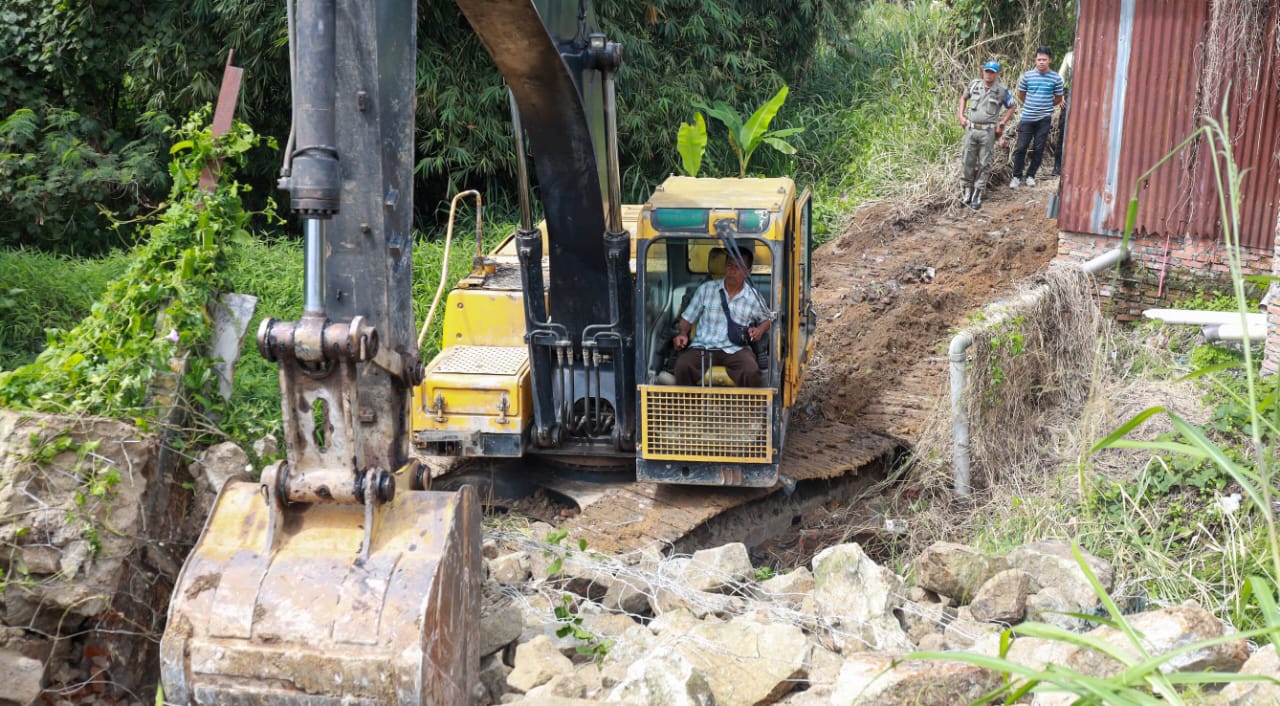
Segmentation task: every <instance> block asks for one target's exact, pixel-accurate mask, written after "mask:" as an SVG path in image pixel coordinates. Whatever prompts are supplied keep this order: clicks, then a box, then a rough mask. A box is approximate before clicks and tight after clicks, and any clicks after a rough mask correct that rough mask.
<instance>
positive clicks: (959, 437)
mask: <svg viewBox="0 0 1280 706" xmlns="http://www.w3.org/2000/svg"><path fill="white" fill-rule="evenodd" d="M971 345H973V334H971V333H969V332H968V331H961V332H960V333H958V334H956V336H955V338H952V339H951V346H950V348H949V349H948V350H947V355H948V356H949V357H950V358H951V444H952V458H953V459H954V460H953V462H952V473H953V475H954V478H955V491H956V495H959V496H961V497H964V496H967V495H968V494H969V414H968V412H966V411H965V408H964V383H965V375H964V369H965V365H966V364H967V363H968V360H969V354H968V351H969V346H971Z"/></svg>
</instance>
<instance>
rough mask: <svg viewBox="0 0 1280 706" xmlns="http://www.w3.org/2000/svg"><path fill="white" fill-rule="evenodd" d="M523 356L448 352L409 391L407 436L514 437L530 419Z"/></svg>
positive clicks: (487, 349) (483, 349) (508, 350)
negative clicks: (482, 433) (450, 433)
mask: <svg viewBox="0 0 1280 706" xmlns="http://www.w3.org/2000/svg"><path fill="white" fill-rule="evenodd" d="M530 395H531V393H530V385H529V353H528V349H527V348H525V347H523V346H520V347H514V346H511V347H501V346H453V347H451V348H446V349H444V350H443V351H441V352H440V353H439V354H438V355H437V356H436V357H435V359H433V360H432V361H431V364H430V365H428V366H427V372H426V376H425V378H424V379H423V382H422V384H421V385H419V386H417V387H415V388H414V390H413V406H412V408H411V409H410V426H411V429H412V430H413V431H423V430H429V431H487V432H495V433H519V432H521V431H523V430H524V429H525V427H526V426H527V425H528V422H529V421H530V419H531V418H532V416H533V406H532V404H531V396H530Z"/></svg>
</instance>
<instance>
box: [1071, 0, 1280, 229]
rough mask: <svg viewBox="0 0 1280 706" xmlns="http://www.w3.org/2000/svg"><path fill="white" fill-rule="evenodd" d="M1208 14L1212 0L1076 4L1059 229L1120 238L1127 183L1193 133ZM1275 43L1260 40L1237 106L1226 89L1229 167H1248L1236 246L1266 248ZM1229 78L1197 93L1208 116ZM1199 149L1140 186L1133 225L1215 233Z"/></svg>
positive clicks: (1273, 155) (1276, 137) (1212, 199)
mask: <svg viewBox="0 0 1280 706" xmlns="http://www.w3.org/2000/svg"><path fill="white" fill-rule="evenodd" d="M1210 10H1211V6H1210V3H1209V0H1080V18H1079V24H1078V26H1077V29H1076V43H1075V72H1074V77H1073V80H1072V86H1071V118H1070V121H1069V122H1070V125H1069V127H1068V129H1067V141H1066V145H1065V151H1066V156H1065V161H1064V168H1063V174H1062V201H1061V204H1060V210H1059V213H1058V227H1059V228H1061V229H1062V230H1065V231H1070V232H1075V233H1096V234H1106V235H1119V234H1120V232H1121V230H1123V228H1124V219H1125V211H1126V208H1127V205H1128V201H1129V198H1130V195H1131V194H1132V191H1133V183H1134V180H1135V179H1137V178H1138V176H1140V175H1141V174H1142V173H1143V172H1144V171H1146V170H1147V169H1149V168H1150V167H1151V166H1152V165H1154V164H1155V163H1156V162H1157V161H1159V160H1160V158H1162V157H1164V156H1165V155H1166V154H1167V153H1168V152H1169V151H1170V150H1172V149H1173V148H1174V147H1175V146H1176V145H1177V144H1178V143H1180V142H1181V141H1182V140H1183V139H1185V138H1186V137H1187V136H1188V135H1190V134H1191V131H1192V130H1194V129H1195V127H1196V124H1195V109H1196V102H1197V96H1198V91H1199V90H1200V84H1201V66H1202V64H1203V51H1204V44H1205V41H1206V38H1207V34H1208V32H1209V27H1210V17H1211V16H1210ZM1272 11H1273V12H1274V11H1275V10H1274V9H1273V10H1272ZM1274 25H1275V23H1274V21H1269V22H1268V26H1269V27H1274ZM1274 46H1275V39H1274V36H1273V35H1272V34H1270V33H1268V34H1267V36H1266V37H1265V38H1264V42H1263V47H1262V48H1263V50H1264V52H1265V55H1266V59H1265V60H1264V61H1263V62H1262V67H1261V76H1262V79H1261V80H1260V81H1259V84H1258V88H1257V91H1256V93H1255V94H1254V96H1253V98H1252V100H1251V101H1248V102H1247V103H1245V102H1244V101H1241V100H1239V99H1237V97H1236V96H1235V94H1236V91H1235V90H1233V91H1232V103H1233V104H1232V106H1231V108H1230V122H1231V132H1232V133H1233V135H1235V137H1234V139H1233V149H1234V150H1235V156H1236V161H1237V163H1238V164H1239V166H1240V168H1241V169H1246V168H1247V169H1249V170H1250V171H1249V173H1248V174H1247V175H1246V176H1245V179H1244V183H1243V186H1242V189H1243V192H1244V203H1243V206H1242V212H1241V229H1240V233H1241V241H1242V243H1243V244H1244V245H1247V246H1249V247H1255V248H1264V249H1268V250H1270V249H1271V247H1272V242H1273V240H1274V238H1275V233H1276V214H1277V203H1278V202H1280V158H1278V155H1277V152H1278V151H1280V109H1277V106H1278V105H1280V103H1278V101H1277V84H1278V83H1280V81H1277V77H1276V75H1275V72H1276V68H1277V67H1276V66H1275V64H1274V58H1275V57H1274V56H1273V53H1272V52H1271V51H1269V48H1270V47H1274ZM1228 81H1229V77H1226V76H1224V77H1222V80H1221V81H1214V82H1213V85H1210V86H1208V87H1207V89H1206V90H1207V91H1208V92H1209V93H1208V94H1207V96H1208V101H1207V103H1208V104H1209V105H1212V106H1215V107H1214V108H1213V114H1214V117H1217V114H1218V112H1219V108H1218V107H1217V106H1220V105H1221V103H1222V96H1223V94H1224V93H1225V92H1226V90H1227V83H1228ZM1204 152H1205V149H1204V145H1203V143H1201V145H1200V148H1199V149H1198V150H1197V151H1196V152H1194V153H1192V152H1189V151H1185V150H1184V151H1183V153H1182V154H1180V155H1178V156H1177V157H1175V158H1173V159H1171V160H1170V161H1169V162H1167V163H1165V164H1164V165H1163V166H1162V167H1160V169H1159V170H1157V171H1156V172H1155V173H1154V174H1153V175H1152V176H1151V178H1150V179H1149V180H1148V181H1147V182H1146V183H1145V184H1144V185H1143V187H1142V189H1141V191H1140V192H1139V201H1140V204H1141V208H1140V211H1139V218H1138V227H1139V228H1140V229H1145V230H1146V231H1147V232H1148V233H1160V234H1166V233H1173V234H1175V235H1181V234H1187V235H1191V236H1193V237H1196V238H1203V239H1209V238H1219V237H1221V235H1222V229H1221V224H1220V218H1219V209H1218V202H1217V191H1216V188H1215V187H1214V185H1213V168H1212V165H1210V164H1209V163H1208V161H1207V159H1206V156H1207V155H1205V154H1204Z"/></svg>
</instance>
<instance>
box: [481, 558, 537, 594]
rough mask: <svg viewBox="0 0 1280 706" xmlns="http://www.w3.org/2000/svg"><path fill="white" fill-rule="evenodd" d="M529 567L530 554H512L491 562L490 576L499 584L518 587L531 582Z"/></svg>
mask: <svg viewBox="0 0 1280 706" xmlns="http://www.w3.org/2000/svg"><path fill="white" fill-rule="evenodd" d="M529 567H530V562H529V553H528V552H510V553H508V554H503V555H501V556H499V557H497V558H496V559H493V560H491V561H490V562H489V575H490V576H492V577H493V580H494V581H497V582H498V583H501V584H506V585H508V586H518V585H520V584H522V583H524V582H525V581H528V580H529V576H530V573H529Z"/></svg>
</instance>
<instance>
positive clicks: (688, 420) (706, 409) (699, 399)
mask: <svg viewBox="0 0 1280 706" xmlns="http://www.w3.org/2000/svg"><path fill="white" fill-rule="evenodd" d="M640 417H641V420H642V423H643V425H644V428H643V430H642V431H643V434H642V437H641V439H642V441H641V448H640V453H641V456H642V457H643V458H646V459H651V460H678V461H681V460H682V461H723V462H737V463H770V462H772V461H773V426H772V424H770V420H771V419H772V418H773V390H771V389H744V388H734V387H673V386H663V385H641V386H640Z"/></svg>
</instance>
